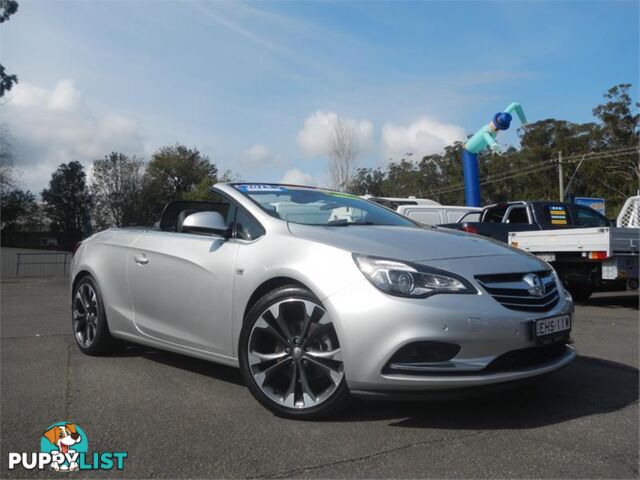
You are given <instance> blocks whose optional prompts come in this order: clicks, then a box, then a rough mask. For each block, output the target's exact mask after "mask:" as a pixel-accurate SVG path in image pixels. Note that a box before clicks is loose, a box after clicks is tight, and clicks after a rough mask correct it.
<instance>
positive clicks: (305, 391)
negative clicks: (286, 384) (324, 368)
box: [300, 366, 317, 405]
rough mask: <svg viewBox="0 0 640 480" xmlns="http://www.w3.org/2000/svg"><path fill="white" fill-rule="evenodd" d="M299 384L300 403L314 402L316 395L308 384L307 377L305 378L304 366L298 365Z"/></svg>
mask: <svg viewBox="0 0 640 480" xmlns="http://www.w3.org/2000/svg"><path fill="white" fill-rule="evenodd" d="M300 386H301V387H302V403H304V404H305V405H309V404H313V403H315V402H316V401H317V397H316V394H315V393H314V391H313V390H312V389H311V387H310V386H309V379H308V378H307V371H306V369H305V368H304V366H300Z"/></svg>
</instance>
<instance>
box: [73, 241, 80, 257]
mask: <svg viewBox="0 0 640 480" xmlns="http://www.w3.org/2000/svg"><path fill="white" fill-rule="evenodd" d="M80 245H82V242H78V243H76V244H75V245H74V246H73V249H72V250H71V255H75V254H76V252H77V251H78V249H79V248H80Z"/></svg>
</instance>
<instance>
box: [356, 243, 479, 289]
mask: <svg viewBox="0 0 640 480" xmlns="http://www.w3.org/2000/svg"><path fill="white" fill-rule="evenodd" d="M353 259H354V260H355V262H356V265H358V268H360V271H362V273H363V274H364V276H365V277H367V279H368V280H369V281H370V282H371V283H373V285H375V286H376V287H377V288H379V289H380V290H382V291H383V292H385V293H388V294H390V295H397V296H399V297H414V298H424V297H428V296H430V295H435V294H437V293H472V294H473V293H477V291H476V289H475V288H473V286H471V284H470V283H469V282H468V281H466V280H465V279H464V278H462V277H459V276H458V275H455V274H453V273H450V272H445V271H444V270H439V269H437V268H432V267H427V266H424V265H418V264H415V263H411V262H403V261H400V260H391V259H387V258H379V257H370V256H367V255H359V254H356V253H354V254H353Z"/></svg>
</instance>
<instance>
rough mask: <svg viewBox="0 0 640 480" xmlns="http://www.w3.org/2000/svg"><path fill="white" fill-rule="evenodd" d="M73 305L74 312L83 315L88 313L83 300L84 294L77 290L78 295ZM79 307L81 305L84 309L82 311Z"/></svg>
mask: <svg viewBox="0 0 640 480" xmlns="http://www.w3.org/2000/svg"><path fill="white" fill-rule="evenodd" d="M73 306H74V313H77V314H78V315H82V316H85V315H86V314H87V307H86V306H85V304H84V302H83V301H82V295H80V292H79V291H78V292H76V296H75V299H74V302H73ZM78 307H80V308H81V309H82V311H81V312H80V311H79V310H78Z"/></svg>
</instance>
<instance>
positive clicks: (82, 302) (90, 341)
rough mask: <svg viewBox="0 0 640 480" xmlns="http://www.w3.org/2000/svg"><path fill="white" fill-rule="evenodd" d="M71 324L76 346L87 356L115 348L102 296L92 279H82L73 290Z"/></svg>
mask: <svg viewBox="0 0 640 480" xmlns="http://www.w3.org/2000/svg"><path fill="white" fill-rule="evenodd" d="M71 319H72V321H71V324H72V328H73V337H74V338H75V340H76V345H78V348H79V349H80V351H82V353H85V354H87V355H104V354H106V353H111V352H113V351H114V350H116V348H117V345H118V344H117V341H116V339H115V338H113V337H112V336H111V332H110V331H109V325H108V324H107V316H106V315H105V312H104V304H103V302H102V295H101V294H100V290H99V289H98V285H97V284H96V282H95V280H94V279H93V277H91V276H90V275H87V276H85V277H82V278H81V279H80V281H79V282H78V283H77V285H76V286H75V288H74V289H73V297H72V307H71Z"/></svg>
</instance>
